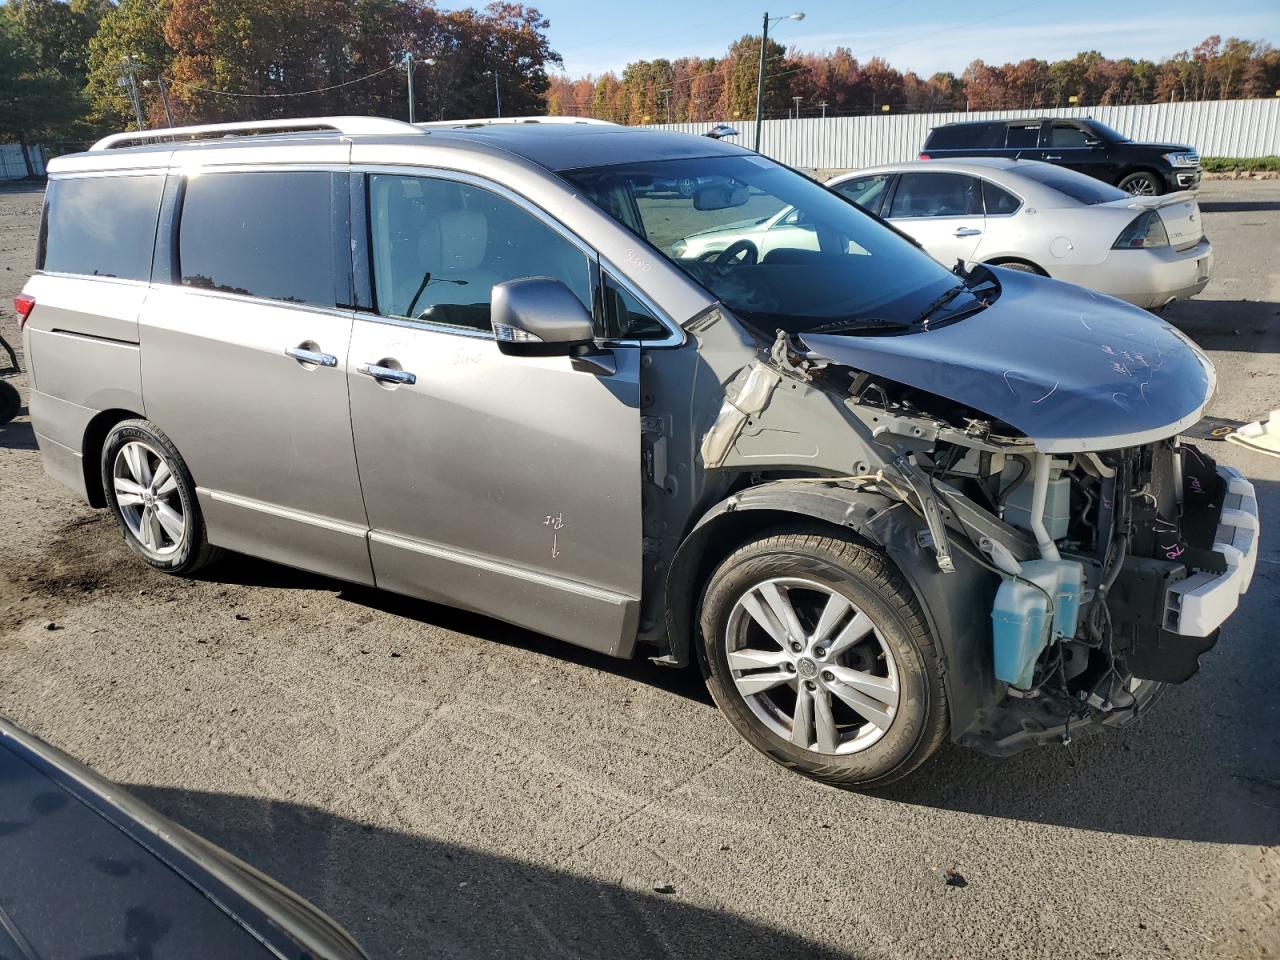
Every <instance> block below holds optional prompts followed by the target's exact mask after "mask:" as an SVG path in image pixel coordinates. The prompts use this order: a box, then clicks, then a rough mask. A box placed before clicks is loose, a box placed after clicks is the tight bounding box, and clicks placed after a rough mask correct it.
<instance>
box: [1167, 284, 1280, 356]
mask: <svg viewBox="0 0 1280 960" xmlns="http://www.w3.org/2000/svg"><path fill="white" fill-rule="evenodd" d="M1160 316H1161V318H1162V319H1164V320H1167V321H1169V322H1170V323H1172V324H1173V325H1174V326H1175V327H1177V328H1178V329H1179V330H1181V331H1182V332H1183V333H1185V334H1186V335H1187V336H1189V337H1191V339H1193V340H1194V341H1195V342H1196V344H1197V345H1198V346H1199V347H1200V348H1201V349H1203V350H1231V351H1235V352H1238V353H1249V354H1263V353H1280V303H1272V302H1270V301H1267V300H1203V299H1200V298H1198V297H1197V298H1194V299H1192V300H1179V301H1178V302H1177V303H1174V304H1171V305H1170V306H1169V307H1168V309H1166V310H1165V311H1164V313H1162V314H1161V315H1160ZM1265 362H1266V363H1268V364H1269V363H1271V362H1272V361H1270V360H1267V361H1265Z"/></svg>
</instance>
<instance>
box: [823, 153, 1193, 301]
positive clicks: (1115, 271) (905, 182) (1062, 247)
mask: <svg viewBox="0 0 1280 960" xmlns="http://www.w3.org/2000/svg"><path fill="white" fill-rule="evenodd" d="M827 186H828V187H829V188H831V189H832V190H835V191H836V192H837V193H840V194H842V195H843V196H845V197H847V198H848V199H850V200H852V201H854V202H855V203H857V204H858V205H859V206H862V207H864V208H866V209H867V210H870V211H871V212H873V213H876V214H879V215H880V216H882V217H884V218H885V219H887V220H889V221H890V222H891V223H892V224H893V225H894V226H895V227H897V228H898V229H900V230H902V231H903V232H905V233H907V234H910V235H911V236H912V237H914V238H915V239H916V240H917V241H919V242H920V244H921V245H922V246H924V248H925V249H926V250H927V251H928V252H929V253H930V254H932V255H933V257H934V258H935V259H937V260H940V261H942V262H943V263H945V264H947V265H951V264H954V263H955V262H956V261H957V260H962V261H964V262H965V264H966V265H972V264H974V263H989V264H999V265H1002V266H1006V267H1013V268H1015V269H1020V270H1026V271H1032V272H1035V273H1040V274H1044V275H1047V276H1050V277H1055V278H1057V279H1059V280H1066V281H1067V282H1069V283H1075V284H1078V285H1080V286H1082V287H1087V288H1089V289H1090V290H1096V291H1098V292H1100V293H1106V294H1110V295H1111V296H1114V297H1119V298H1120V299H1122V300H1127V301H1129V302H1130V303H1133V304H1137V305H1138V306H1140V307H1146V308H1148V309H1159V308H1161V307H1164V306H1166V305H1168V304H1169V303H1171V302H1173V301H1174V300H1183V299H1186V298H1188V297H1194V296H1195V295H1196V294H1198V293H1199V292H1200V291H1201V290H1203V289H1204V288H1205V285H1206V284H1207V283H1208V282H1209V275H1210V273H1211V271H1212V269H1213V247H1212V246H1211V245H1210V243H1209V239H1208V238H1207V237H1206V236H1205V235H1204V226H1203V221H1202V219H1201V215H1200V206H1199V204H1198V203H1196V199H1195V195H1194V194H1192V193H1189V192H1182V193H1171V194H1165V195H1164V196H1159V197H1133V196H1129V195H1128V194H1127V193H1124V192H1123V191H1121V190H1118V189H1116V188H1115V187H1112V186H1110V185H1109V184H1105V183H1102V182H1101V181H1099V180H1095V179H1093V178H1092V177H1087V176H1085V175H1084V174H1080V173H1076V172H1075V171H1072V170H1066V169H1063V168H1062V167H1057V166H1053V165H1051V164H1047V163H1039V162H1037V161H1034V160H1005V159H995V158H992V159H986V158H984V159H969V160H964V161H956V162H950V161H937V160H929V161H918V162H913V163H899V164H893V165H890V166H883V167H875V168H873V169H869V170H860V171H858V172H856V173H850V174H845V175H843V176H840V177H836V178H835V179H833V180H831V181H830V182H828V184H827Z"/></svg>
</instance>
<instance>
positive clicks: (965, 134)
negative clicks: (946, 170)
mask: <svg viewBox="0 0 1280 960" xmlns="http://www.w3.org/2000/svg"><path fill="white" fill-rule="evenodd" d="M1003 146H1004V125H1003V124H997V123H961V124H957V125H956V126H954V127H935V128H934V129H933V131H932V132H931V133H930V134H929V139H927V140H926V141H925V144H924V148H925V151H926V152H927V151H929V150H996V149H999V148H1001V147H1003Z"/></svg>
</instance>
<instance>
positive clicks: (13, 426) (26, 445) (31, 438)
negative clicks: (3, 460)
mask: <svg viewBox="0 0 1280 960" xmlns="http://www.w3.org/2000/svg"><path fill="white" fill-rule="evenodd" d="M26 415H27V408H26V407H23V408H22V409H21V410H19V411H18V416H19V417H25V416H26ZM34 449H36V434H35V431H34V430H32V429H31V421H29V420H11V421H10V422H9V423H3V424H0V450H34Z"/></svg>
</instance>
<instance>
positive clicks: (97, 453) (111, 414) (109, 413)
mask: <svg viewBox="0 0 1280 960" xmlns="http://www.w3.org/2000/svg"><path fill="white" fill-rule="evenodd" d="M135 419H136V420H145V419H146V417H145V416H144V415H143V414H141V413H139V412H138V411H136V410H126V409H124V408H122V407H112V408H111V409H109V410H102V411H100V412H99V413H96V414H94V415H93V418H92V419H91V420H90V421H89V422H88V424H86V425H85V428H84V438H83V439H82V440H81V441H80V465H81V468H82V469H83V470H84V491H85V497H86V498H87V499H88V501H89V505H90V506H91V507H99V508H102V507H105V506H106V505H107V494H106V491H105V490H104V489H103V488H102V470H101V466H100V463H99V461H100V460H101V459H102V445H103V444H104V443H106V441H107V434H108V433H110V432H111V428H112V427H114V426H115V425H116V424H117V423H121V422H123V421H125V420H135Z"/></svg>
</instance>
